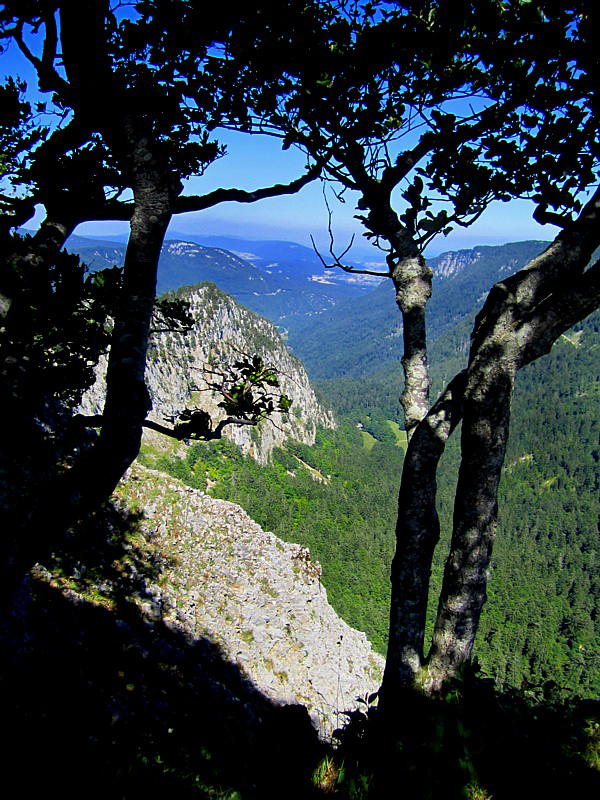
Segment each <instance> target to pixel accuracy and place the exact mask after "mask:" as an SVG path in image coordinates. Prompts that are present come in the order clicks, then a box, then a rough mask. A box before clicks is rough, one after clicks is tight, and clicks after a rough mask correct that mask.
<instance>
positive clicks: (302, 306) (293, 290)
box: [67, 236, 364, 328]
mask: <svg viewBox="0 0 600 800" xmlns="http://www.w3.org/2000/svg"><path fill="white" fill-rule="evenodd" d="M190 238H191V239H192V241H186V240H167V241H165V243H164V245H163V248H162V251H161V257H160V261H159V271H158V284H157V291H158V292H159V294H160V293H163V292H166V291H169V290H177V289H179V288H181V287H182V286H189V285H196V284H198V283H202V282H211V283H214V284H215V285H217V286H218V287H219V288H220V289H221V290H222V291H224V292H227V293H228V294H230V295H231V296H232V297H234V298H235V299H236V300H237V301H238V302H239V303H241V304H243V305H245V306H246V307H247V308H249V309H251V310H252V311H254V312H255V313H257V314H261V315H263V316H266V317H267V318H268V319H270V320H271V321H273V322H275V323H276V324H278V325H280V326H282V327H284V328H285V327H287V326H288V325H292V324H294V322H295V320H296V319H297V318H301V317H303V316H305V315H308V316H311V315H313V314H316V313H321V312H323V311H326V310H327V309H330V308H332V307H333V306H335V305H336V303H338V302H340V301H341V300H342V299H344V298H346V297H349V296H352V295H353V294H356V293H361V292H362V291H364V286H363V283H362V282H360V281H345V280H337V281H336V280H330V279H329V273H327V275H325V274H324V273H325V270H324V268H323V266H322V264H321V263H320V262H319V261H318V259H317V257H316V256H315V255H314V253H312V252H311V251H310V250H308V248H303V247H302V246H301V245H295V244H293V243H290V242H281V243H279V242H263V243H261V244H263V245H265V247H266V252H268V253H269V255H271V256H273V258H279V261H277V262H274V261H273V259H267V258H263V257H262V256H258V255H256V254H254V253H252V252H248V248H247V247H246V246H245V245H246V244H247V245H250V244H251V243H245V242H244V241H243V240H241V241H238V240H231V241H232V242H233V243H234V244H235V243H237V244H238V248H239V250H238V253H239V254H238V253H234V252H230V251H229V250H226V249H223V248H222V247H206V246H204V245H202V244H199V243H198V242H197V241H193V240H194V239H195V238H196V237H190ZM222 240H223V241H226V242H229V241H230V240H229V239H222ZM219 241H221V239H219ZM67 247H68V249H69V250H70V251H71V252H76V253H78V255H79V256H80V257H81V259H82V260H83V261H84V262H85V263H86V264H87V265H88V267H89V268H90V269H92V270H97V269H103V268H105V267H110V266H114V265H115V264H116V265H117V266H119V265H121V264H122V263H123V261H124V258H125V248H126V245H125V244H124V243H123V244H121V243H119V242H111V241H101V240H90V239H86V238H84V237H80V236H72V237H71V238H70V239H69V241H68V243H67ZM296 249H297V250H301V251H302V253H303V254H302V256H301V257H300V258H299V259H298V258H297V257H296V255H295V252H296ZM278 253H279V255H277V254H278ZM290 254H291V255H290ZM307 254H308V255H307ZM242 256H248V258H249V259H251V260H248V258H245V257H242ZM315 261H316V262H317V263H316V264H315V263H314V262H315ZM255 262H256V263H255ZM259 265H260V266H259Z"/></svg>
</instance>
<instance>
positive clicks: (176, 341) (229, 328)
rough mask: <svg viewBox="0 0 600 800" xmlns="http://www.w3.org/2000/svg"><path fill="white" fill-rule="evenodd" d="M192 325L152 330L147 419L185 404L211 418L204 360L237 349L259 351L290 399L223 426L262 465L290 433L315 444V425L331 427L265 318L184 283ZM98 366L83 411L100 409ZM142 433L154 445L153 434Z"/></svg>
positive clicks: (214, 403)
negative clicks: (265, 415) (247, 421)
mask: <svg viewBox="0 0 600 800" xmlns="http://www.w3.org/2000/svg"><path fill="white" fill-rule="evenodd" d="M187 299H188V300H189V301H190V304H191V311H192V314H193V316H194V319H195V325H194V328H193V329H192V331H190V332H189V333H187V334H185V335H182V334H174V333H159V334H155V335H153V337H152V348H151V351H150V354H149V359H148V364H147V367H146V382H147V384H148V388H149V390H150V393H151V396H152V404H153V409H152V412H151V413H150V418H151V419H153V420H154V421H156V422H160V423H161V424H165V417H171V416H176V415H177V414H179V413H180V412H181V411H182V410H183V409H184V408H186V407H191V406H197V407H199V408H203V409H204V410H206V411H208V412H209V413H210V414H211V416H212V417H213V419H214V420H215V422H218V420H219V419H222V418H223V417H224V416H225V413H224V412H223V410H222V409H220V408H218V403H219V402H220V400H221V399H222V398H221V397H219V396H217V395H215V394H213V393H212V392H211V391H206V390H207V376H206V373H205V370H207V369H210V367H211V365H214V364H215V363H219V364H221V365H227V364H232V363H233V362H234V361H237V360H239V358H240V356H241V355H250V356H252V355H255V354H258V355H260V356H262V358H263V360H264V361H265V363H266V364H267V365H268V366H269V367H272V368H274V369H275V370H276V371H277V373H278V375H279V381H280V384H281V392H283V393H284V394H286V395H287V396H288V397H289V398H290V399H291V400H292V407H291V410H290V413H289V414H285V415H283V414H280V413H278V412H277V413H275V414H273V415H272V418H271V419H270V420H264V421H263V422H261V423H260V424H259V426H258V427H257V428H253V427H235V426H229V427H228V428H227V429H226V435H227V436H228V437H229V438H230V439H232V440H233V441H234V442H235V443H236V444H238V445H239V446H240V448H241V449H242V451H243V452H244V453H246V454H250V455H252V456H253V457H254V458H255V459H256V460H257V461H258V462H259V463H261V464H264V463H266V461H267V460H268V457H269V454H270V452H271V450H272V449H273V448H274V447H280V446H281V445H282V444H283V443H284V442H285V441H286V439H289V438H292V439H296V440H298V441H301V442H304V443H305V444H309V445H310V444H314V441H315V433H316V426H317V425H323V426H325V427H333V425H334V422H333V417H332V415H331V414H330V413H329V412H327V411H326V410H325V409H324V408H323V407H322V406H320V405H319V403H318V402H317V399H316V397H315V394H314V391H313V390H312V388H311V386H310V383H309V380H308V376H307V374H306V371H305V370H304V367H303V366H302V363H301V362H300V361H299V360H298V359H297V358H295V356H293V355H292V354H291V353H290V351H289V350H288V349H287V348H286V347H285V344H284V342H283V339H282V338H281V336H280V335H279V333H278V332H277V329H276V328H275V326H274V325H272V324H271V323H270V322H268V321H267V320H265V319H263V318H262V317H259V316H257V315H256V314H254V313H252V312H251V311H248V310H247V309H245V308H242V307H241V306H239V305H237V303H235V301H234V300H233V299H232V298H231V297H229V296H228V295H226V294H223V292H220V291H219V290H218V289H216V288H215V287H214V286H211V285H203V286H198V287H195V288H194V289H191V290H190V292H189V294H188V295H187ZM105 369H106V362H105V361H104V362H103V363H102V365H101V367H100V370H99V375H98V378H97V380H96V383H95V384H94V386H92V387H91V389H90V390H89V391H88V392H87V393H86V396H85V397H84V400H83V403H82V410H83V412H84V413H87V414H98V413H101V412H102V406H103V403H104V392H105V384H104V372H105ZM145 436H146V437H147V439H148V440H150V441H152V443H153V444H156V445H157V446H159V447H160V440H161V439H163V440H164V437H161V435H160V434H156V433H151V432H148V431H147V432H146V433H145Z"/></svg>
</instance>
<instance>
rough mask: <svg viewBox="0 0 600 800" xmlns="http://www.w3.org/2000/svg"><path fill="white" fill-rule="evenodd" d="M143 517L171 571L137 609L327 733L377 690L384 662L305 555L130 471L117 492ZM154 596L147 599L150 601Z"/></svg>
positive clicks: (210, 504) (210, 503) (232, 508)
mask: <svg viewBox="0 0 600 800" xmlns="http://www.w3.org/2000/svg"><path fill="white" fill-rule="evenodd" d="M117 494H118V496H120V497H121V499H122V502H124V503H125V504H127V503H131V502H133V503H135V505H136V507H137V508H141V509H142V510H143V513H144V516H145V518H146V522H145V525H144V527H145V534H144V535H145V537H146V538H147V540H148V541H150V542H152V544H153V546H154V547H156V548H157V549H158V550H159V551H160V553H161V555H162V556H164V557H165V562H166V563H167V564H168V565H169V566H167V567H166V568H165V570H166V571H165V572H164V573H163V575H162V576H161V580H160V584H161V585H160V587H159V586H150V587H147V588H148V592H147V598H146V600H145V601H143V603H142V610H143V611H144V613H145V614H146V615H147V616H148V617H149V618H150V619H154V620H159V619H160V620H163V621H164V622H166V623H167V624H169V625H170V626H175V627H178V628H179V629H181V630H182V632H184V633H185V634H186V635H188V636H192V637H198V636H207V637H208V638H210V639H212V640H213V641H215V642H217V643H218V644H219V645H220V646H221V647H222V649H223V651H224V653H225V654H226V656H227V657H228V658H229V659H230V660H231V661H234V662H236V663H237V665H238V666H239V667H240V669H241V670H242V671H243V672H244V673H245V674H246V675H247V676H248V677H249V678H250V679H251V680H252V682H253V683H254V684H255V685H256V686H257V687H258V688H259V689H260V690H261V691H262V692H263V693H264V694H265V695H267V696H268V697H269V698H271V699H272V700H274V701H276V702H281V703H300V704H302V705H304V706H306V708H307V709H308V711H309V713H310V715H311V718H312V719H313V722H314V724H315V726H316V727H317V729H318V730H319V733H320V734H321V735H322V736H325V737H327V736H329V735H330V734H331V732H332V731H333V730H334V729H335V728H336V727H338V726H339V725H340V724H341V723H342V722H343V721H344V717H343V716H341V712H343V711H346V710H350V709H353V708H355V707H356V697H359V696H360V697H364V696H365V694H366V693H368V692H369V693H370V692H373V691H375V690H376V689H377V688H378V687H379V684H380V681H381V675H382V673H383V665H384V660H383V658H382V657H381V656H380V655H378V654H377V653H374V652H373V650H372V648H371V644H370V643H369V641H368V640H367V637H366V636H365V634H364V633H360V632H359V631H356V630H354V629H353V628H350V627H349V626H348V625H347V624H346V623H345V622H344V621H343V620H341V619H340V618H339V617H338V616H337V614H336V613H335V611H334V610H333V608H332V607H331V606H330V605H329V602H328V600H327V593H326V591H325V589H324V588H323V586H322V585H321V583H320V574H321V567H320V565H319V564H318V563H316V562H312V561H311V560H310V554H309V552H308V549H306V548H302V547H300V546H299V545H296V544H287V543H285V542H283V541H281V540H280V539H278V538H277V537H276V536H275V535H274V534H272V533H267V532H265V531H263V530H262V528H261V527H260V526H259V525H257V524H256V523H255V522H253V521H252V520H251V519H250V518H249V517H248V516H247V514H246V513H245V512H244V511H243V510H242V509H241V508H240V507H239V506H236V505H234V504H232V503H228V502H226V501H224V500H216V499H213V498H211V497H208V496H206V495H205V494H203V493H202V492H199V491H197V490H195V489H191V488H189V487H186V486H184V485H183V484H181V483H180V482H179V481H177V480H175V479H173V478H168V477H166V476H165V475H163V474H161V473H159V472H155V471H152V470H148V469H145V468H143V467H139V466H134V467H133V468H132V470H131V471H130V472H129V473H128V475H127V476H126V477H125V479H124V480H123V482H122V483H121V485H120V487H119V489H118V490H117ZM148 598H150V599H148Z"/></svg>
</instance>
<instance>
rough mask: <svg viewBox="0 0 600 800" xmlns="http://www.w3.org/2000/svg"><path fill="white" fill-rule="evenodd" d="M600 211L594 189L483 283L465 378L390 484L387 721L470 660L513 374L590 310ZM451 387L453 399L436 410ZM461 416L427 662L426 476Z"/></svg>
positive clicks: (433, 535) (598, 294)
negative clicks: (526, 258)
mask: <svg viewBox="0 0 600 800" xmlns="http://www.w3.org/2000/svg"><path fill="white" fill-rule="evenodd" d="M599 213H600V190H598V191H597V192H596V194H595V196H594V197H593V198H592V199H591V200H590V202H589V203H588V204H587V206H586V207H585V208H584V209H583V211H582V212H581V214H580V216H579V218H578V219H577V220H576V222H575V223H573V224H572V225H571V226H570V227H569V228H568V229H565V230H564V231H563V232H561V233H560V234H559V236H558V237H557V238H556V240H555V241H554V242H553V243H552V244H551V245H550V246H549V247H548V248H547V249H546V250H545V251H544V253H542V254H541V255H540V256H538V257H537V258H535V259H533V260H532V261H531V262H530V263H529V264H528V265H527V266H526V267H525V268H524V269H523V270H521V271H520V272H518V273H516V274H515V275H511V276H510V277H509V278H507V279H506V280H504V281H501V282H500V283H498V284H497V285H496V286H494V287H493V289H492V290H491V292H490V294H489V296H488V299H487V300H486V303H485V304H484V307H483V309H482V311H481V312H480V314H479V315H478V317H477V319H476V322H475V326H474V330H473V334H472V342H471V354H470V360H469V366H468V368H467V370H466V371H465V372H464V373H461V374H460V375H459V376H457V378H455V379H454V380H453V381H452V383H451V384H450V385H449V387H448V389H447V390H446V393H445V394H444V395H443V396H442V398H440V400H439V401H438V402H437V403H436V404H435V405H434V406H433V408H432V410H431V412H429V414H427V415H426V416H425V418H424V419H423V421H422V422H421V423H420V424H419V425H418V426H417V427H416V429H415V432H414V435H413V438H412V440H411V442H410V444H409V448H408V451H407V457H406V459H405V463H404V469H403V473H402V480H401V488H400V500H399V516H398V526H397V552H396V555H395V557H394V562H393V565H392V608H391V615H390V637H389V645H388V648H389V649H388V659H387V663H386V669H385V673H384V678H383V683H382V687H381V700H380V706H381V709H382V711H383V712H384V713H385V714H388V712H389V713H390V715H393V713H395V711H397V710H398V709H399V707H400V698H401V697H402V695H403V693H405V692H406V691H407V690H410V689H417V690H418V691H423V692H425V693H426V694H430V693H432V692H435V691H437V690H439V689H440V687H441V685H442V683H443V681H444V680H446V679H448V678H450V677H452V676H453V675H455V674H456V673H457V672H458V671H459V670H460V668H461V666H462V665H463V664H464V663H466V662H467V661H468V660H469V659H470V657H471V654H472V649H473V643H474V639H475V635H476V633H477V627H478V624H479V619H480V615H481V612H482V609H483V605H484V603H485V599H486V588H487V579H488V574H489V566H490V560H491V556H492V548H493V544H494V538H495V535H496V528H497V519H498V500H497V497H498V485H499V481H500V477H501V471H502V466H503V463H504V456H505V452H506V444H507V440H508V434H509V421H510V404H511V399H512V394H513V388H514V381H515V377H516V373H517V371H518V370H519V369H521V368H522V367H523V366H525V365H526V364H528V363H530V362H531V361H534V360H536V359H537V358H539V357H540V356H542V355H543V354H545V353H547V352H549V350H550V349H551V347H552V344H553V343H554V342H555V341H556V340H557V339H558V337H559V336H560V335H561V334H562V333H564V332H565V331H566V330H568V329H569V328H570V327H571V326H572V325H574V324H575V323H576V322H578V321H579V320H581V319H583V318H584V317H586V316H587V315H588V314H589V313H591V312H592V311H593V310H594V309H595V308H597V307H598V306H599V305H600V262H597V263H596V264H594V265H593V266H592V267H590V268H586V266H587V264H588V262H589V259H590V257H591V255H592V253H593V251H594V250H595V249H596V248H597V247H598V245H599V244H600V229H599V226H598V215H599ZM450 390H452V391H451V394H452V402H451V404H449V405H446V406H444V402H445V401H444V398H445V397H448V395H449V392H450ZM446 402H447V401H446ZM436 415H437V416H436ZM460 418H462V422H463V430H462V436H461V465H460V470H459V477H458V483H457V489H456V497H455V506H454V519H453V535H452V542H451V550H450V554H449V557H448V560H447V562H446V567H445V572H444V580H443V585H442V590H441V594H440V598H439V606H438V613H437V619H436V623H435V628H434V635H433V640H432V646H431V649H430V652H429V654H428V656H427V657H426V658H425V657H424V653H423V648H424V641H423V640H424V629H425V612H426V604H427V595H428V589H429V573H430V569H431V560H432V556H433V551H434V548H435V545H436V543H437V541H438V538H439V521H438V518H437V513H436V510H435V501H436V484H435V472H436V470H437V465H438V461H439V456H440V455H441V452H442V451H443V448H444V445H445V443H446V441H447V438H448V436H449V435H450V434H451V432H452V430H453V429H454V428H455V427H456V425H457V423H458V421H459V420H460Z"/></svg>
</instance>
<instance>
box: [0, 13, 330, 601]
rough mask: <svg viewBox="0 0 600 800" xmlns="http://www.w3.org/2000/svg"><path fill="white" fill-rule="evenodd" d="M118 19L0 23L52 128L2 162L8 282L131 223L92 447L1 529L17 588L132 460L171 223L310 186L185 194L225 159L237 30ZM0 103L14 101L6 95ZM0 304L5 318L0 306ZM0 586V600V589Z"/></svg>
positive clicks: (155, 18)
mask: <svg viewBox="0 0 600 800" xmlns="http://www.w3.org/2000/svg"><path fill="white" fill-rule="evenodd" d="M120 5H121V4H120V3H111V2H109V0H86V1H85V2H75V0H60V2H59V0H33V2H29V3H25V4H23V3H21V2H7V3H5V4H4V6H3V9H2V10H1V12H0V35H1V36H2V38H3V39H4V40H5V41H6V42H13V43H14V44H16V46H18V47H19V48H20V50H21V52H22V54H23V56H24V57H25V58H26V59H27V60H28V61H29V63H30V65H31V66H32V67H33V68H34V69H35V72H36V75H37V81H38V89H39V90H40V91H41V92H44V93H51V100H50V101H49V102H48V104H47V108H46V109H45V110H46V112H47V113H48V112H53V113H54V114H55V115H58V117H59V122H58V124H55V125H53V126H49V127H48V128H47V129H46V130H42V131H41V132H40V133H39V139H40V140H39V141H37V142H35V143H32V144H36V145H37V146H35V147H33V148H29V149H28V150H25V151H24V152H23V153H22V157H21V158H20V162H19V158H18V157H16V160H15V158H13V159H12V161H13V162H14V168H15V176H14V179H13V184H16V185H18V186H19V188H20V193H19V192H18V193H17V195H16V196H14V197H13V196H11V194H10V193H5V196H4V200H3V202H4V203H5V204H6V206H7V207H8V215H7V221H6V223H7V224H5V226H4V230H5V238H4V243H5V244H6V247H5V248H4V250H5V253H6V255H5V258H6V264H7V265H8V268H9V269H13V270H17V271H18V270H21V269H22V268H23V267H24V265H26V263H27V262H29V261H31V260H34V261H39V263H40V264H41V265H42V266H43V265H45V266H46V268H48V269H51V268H53V265H55V264H56V263H57V259H58V258H59V251H60V248H61V247H62V246H63V244H64V243H65V241H66V239H67V238H68V236H69V235H70V234H71V233H72V231H73V230H74V229H75V227H76V226H77V225H78V224H79V223H81V222H84V221H87V220H102V219H121V220H128V221H129V222H130V236H129V240H128V244H127V250H126V255H125V263H124V267H123V277H122V282H121V283H120V285H119V288H118V291H117V292H116V295H115V302H114V306H113V309H112V313H113V319H114V323H113V326H112V334H111V340H110V352H109V359H108V371H107V379H106V387H107V390H106V400H105V405H104V410H103V414H102V425H101V427H100V432H99V436H98V438H97V440H96V441H95V442H94V443H93V445H91V446H90V447H88V448H85V449H84V450H82V451H81V453H80V455H79V457H78V458H76V459H75V460H74V462H73V464H72V466H71V468H70V469H68V470H64V471H62V472H61V473H60V474H59V475H56V476H54V477H53V478H52V479H50V480H48V482H47V485H46V486H45V487H44V490H43V491H39V492H38V493H36V494H35V496H32V497H29V498H27V501H26V502H24V503H22V504H21V505H19V506H18V507H17V508H16V510H15V513H14V515H13V517H12V519H11V520H10V524H9V529H10V530H11V531H12V532H13V533H14V535H15V536H16V537H17V539H18V541H17V547H16V550H15V551H14V553H13V559H12V560H13V564H12V567H13V569H12V572H13V574H14V575H15V576H17V577H18V575H19V574H22V572H23V570H24V569H26V568H27V566H29V565H30V564H31V563H33V561H35V559H37V558H41V557H43V554H44V552H45V551H46V550H47V548H48V547H49V546H50V545H51V543H52V542H53V540H54V539H55V537H56V536H57V535H59V534H60V532H61V531H64V529H65V528H66V527H67V526H68V525H69V524H70V523H71V522H73V520H74V519H76V518H78V517H79V516H81V515H82V514H84V513H86V512H87V511H89V510H91V509H93V508H94V507H97V506H98V504H100V503H101V502H102V501H103V500H105V499H106V498H107V497H108V496H109V495H110V493H111V492H112V490H113V489H114V487H115V486H116V484H117V482H118V481H119V479H120V478H121V477H122V475H123V474H124V472H125V470H126V469H127V467H128V466H129V465H130V464H131V462H132V461H133V459H134V458H135V457H136V455H137V453H138V451H139V446H140V440H141V433H142V426H143V423H144V420H145V419H146V415H147V413H148V411H149V408H150V399H149V395H148V391H147V389H146V386H145V383H144V368H145V363H146V353H147V348H148V336H149V331H150V323H151V319H152V313H153V309H154V302H155V294H156V273H157V266H158V259H159V255H160V250H161V246H162V243H163V239H164V235H165V232H166V230H167V226H168V224H169V222H170V220H171V218H172V216H173V215H174V214H177V213H180V212H182V211H192V210H201V209H205V208H209V207H211V206H214V205H215V204H217V203H220V202H223V201H237V202H253V201H255V200H259V199H261V198H263V197H272V196H276V195H281V194H285V193H291V192H295V191H297V190H298V189H300V188H301V187H302V186H304V185H305V184H306V183H307V182H308V181H309V180H311V179H313V178H314V177H315V176H316V174H317V170H312V171H310V172H307V173H306V174H305V175H304V176H302V177H300V178H298V180H296V181H293V182H292V183H290V184H285V185H275V186H270V187H265V188H262V189H257V190H256V191H253V192H252V191H242V190H237V189H225V188H223V189H218V190H216V191H212V192H210V193H208V194H206V195H202V196H190V195H185V194H184V193H183V188H184V187H183V181H184V180H185V179H186V178H188V177H190V176H192V175H202V174H203V173H204V172H205V170H206V169H208V167H209V166H210V165H211V164H212V163H213V162H214V161H215V160H216V159H218V158H219V157H220V156H222V155H224V148H223V147H222V146H221V145H220V144H219V143H218V142H217V141H216V140H215V139H214V138H212V137H211V135H210V132H209V131H210V129H211V128H212V127H213V126H214V122H215V120H214V115H213V107H214V105H215V102H216V100H217V99H218V97H219V96H220V95H221V94H223V93H226V92H227V85H226V83H224V82H223V80H221V78H220V74H219V71H220V65H221V62H228V61H230V60H231V56H230V53H229V51H230V49H231V48H230V42H231V41H232V40H234V39H235V37H236V36H237V35H238V28H239V27H240V26H239V22H238V17H237V16H236V17H231V16H229V15H226V14H223V13H221V10H220V9H218V10H215V11H214V12H210V11H208V10H206V9H204V10H203V19H202V23H203V24H202V25H201V26H196V27H193V28H192V27H191V25H192V24H193V23H194V21H195V19H196V18H195V16H194V15H195V13H196V11H195V8H194V6H195V4H194V3H192V2H185V1H184V0H182V1H181V2H176V3H171V2H165V0H141V1H140V2H138V3H135V4H132V6H131V7H130V9H129V14H123V13H122V11H121V10H120ZM264 5H265V7H270V6H274V4H272V3H269V2H267V3H265V4H264ZM294 5H295V4H294V3H293V2H292V3H290V6H291V7H294ZM261 10H264V9H263V6H262V5H260V6H259V7H258V8H257V7H254V6H253V7H251V8H250V7H249V8H247V9H246V11H245V12H244V13H245V14H247V15H249V16H253V15H256V14H257V13H259V12H260V11H261ZM230 68H233V67H232V66H231V65H230ZM5 91H9V92H10V91H12V92H13V94H14V90H12V89H10V87H8V88H6V89H5ZM13 105H14V103H13ZM42 110H43V109H42V107H41V106H40V108H39V111H40V112H41V111H42ZM21 111H22V113H21V116H20V118H19V119H18V120H16V121H11V120H9V121H8V124H7V125H5V126H4V130H5V131H6V133H7V135H12V134H11V131H12V133H14V132H15V130H19V128H20V130H24V126H25V125H26V124H27V122H26V119H25V118H26V117H27V116H28V115H27V111H28V109H22V110H21ZM29 119H30V115H29ZM3 121H4V120H3ZM17 156H18V154H17ZM17 162H19V163H17ZM3 169H4V167H3ZM35 204H41V205H42V206H43V207H44V209H45V212H46V216H45V219H44V220H43V222H42V224H41V226H40V229H39V231H38V232H37V233H36V235H35V236H34V237H33V240H32V243H31V251H30V252H28V253H23V252H22V249H21V248H20V245H19V246H17V248H16V249H15V247H13V246H12V244H11V241H12V240H10V239H9V238H7V237H8V228H9V227H15V226H18V225H22V224H24V223H25V222H26V221H27V220H28V219H29V218H30V217H31V216H32V214H33V209H34V205H35ZM6 302H7V303H8V304H9V305H10V302H11V298H10V297H7V301H6ZM49 505H51V506H52V508H53V514H52V515H50V516H48V513H47V509H48V507H49ZM3 586H4V589H5V591H9V590H10V581H9V580H6V581H4V582H3Z"/></svg>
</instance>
